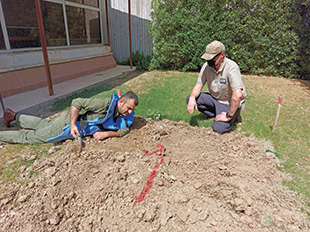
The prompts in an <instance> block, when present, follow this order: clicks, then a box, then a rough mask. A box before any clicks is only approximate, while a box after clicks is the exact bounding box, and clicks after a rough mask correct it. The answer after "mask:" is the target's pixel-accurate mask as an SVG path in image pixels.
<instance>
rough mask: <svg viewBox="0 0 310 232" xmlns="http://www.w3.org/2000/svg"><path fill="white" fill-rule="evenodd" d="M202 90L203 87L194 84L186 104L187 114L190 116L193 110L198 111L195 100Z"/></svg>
mask: <svg viewBox="0 0 310 232" xmlns="http://www.w3.org/2000/svg"><path fill="white" fill-rule="evenodd" d="M202 88H203V85H200V84H196V85H195V86H194V88H193V90H192V92H191V95H190V97H189V100H188V104H187V111H188V113H189V114H192V113H193V112H194V109H196V110H198V107H197V102H196V98H197V97H198V96H199V94H200V92H201V90H202Z"/></svg>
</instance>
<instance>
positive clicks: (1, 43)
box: [0, 25, 5, 50]
mask: <svg viewBox="0 0 310 232" xmlns="http://www.w3.org/2000/svg"><path fill="white" fill-rule="evenodd" d="M0 49H1V50H2V49H5V43H4V38H3V32H2V26H1V25H0Z"/></svg>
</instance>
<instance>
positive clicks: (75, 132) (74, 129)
mask: <svg viewBox="0 0 310 232" xmlns="http://www.w3.org/2000/svg"><path fill="white" fill-rule="evenodd" d="M70 134H71V135H72V136H73V138H75V139H77V135H79V134H80V131H79V129H78V128H77V126H76V125H73V126H70Z"/></svg>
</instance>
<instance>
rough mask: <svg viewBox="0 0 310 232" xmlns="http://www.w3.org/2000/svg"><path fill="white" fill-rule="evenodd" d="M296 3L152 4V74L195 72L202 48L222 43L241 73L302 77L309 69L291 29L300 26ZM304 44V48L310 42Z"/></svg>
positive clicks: (201, 0) (199, 0)
mask: <svg viewBox="0 0 310 232" xmlns="http://www.w3.org/2000/svg"><path fill="white" fill-rule="evenodd" d="M299 1H302V0H299ZM303 2H305V1H304V0H303ZM294 4H295V5H294ZM294 4H293V3H292V1H289V0H282V1H273V0H256V1H239V0H232V1H227V0H217V1H211V0H207V1H206V0H191V1H187V0H179V1H175V0H152V9H153V11H152V13H151V17H152V22H151V23H150V24H149V31H150V36H151V38H152V40H153V43H154V45H153V56H152V59H151V64H150V69H151V70H152V69H175V70H179V71H198V70H199V69H200V67H201V66H202V64H203V63H204V60H202V59H201V58H200V57H201V55H202V54H203V53H204V50H205V46H206V45H207V44H208V43H210V42H211V41H213V40H215V39H216V40H220V41H222V42H223V43H224V44H225V46H226V55H227V56H228V57H230V58H231V59H233V60H235V61H236V62H237V63H238V64H239V66H240V69H241V71H242V72H247V73H252V74H268V75H281V76H285V77H290V78H302V77H301V76H300V73H303V69H306V68H308V66H306V67H305V64H302V61H303V59H304V58H302V56H300V50H299V49H300V41H299V40H300V35H298V34H297V33H296V30H294V27H293V25H294V23H295V25H298V22H299V21H300V19H298V18H297V17H296V6H297V5H298V4H300V3H298V1H297V2H294ZM294 9H295V10H294ZM304 41H305V42H304V43H305V44H307V42H309V37H304ZM308 46H309V45H308ZM308 51H309V50H308ZM308 60H309V59H308ZM303 62H304V61H303ZM304 63H305V62H304Z"/></svg>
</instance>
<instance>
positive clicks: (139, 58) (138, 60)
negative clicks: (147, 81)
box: [116, 51, 151, 71]
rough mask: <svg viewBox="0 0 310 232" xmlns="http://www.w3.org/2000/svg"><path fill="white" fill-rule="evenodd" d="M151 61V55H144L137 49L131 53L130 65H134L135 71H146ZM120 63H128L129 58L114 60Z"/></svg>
mask: <svg viewBox="0 0 310 232" xmlns="http://www.w3.org/2000/svg"><path fill="white" fill-rule="evenodd" d="M150 62H151V56H145V55H144V54H143V53H140V52H139V51H137V52H134V53H133V54H132V65H133V66H135V67H136V70H137V71H148V70H149V66H150ZM116 63H117V64H120V65H130V59H127V60H125V61H116Z"/></svg>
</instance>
